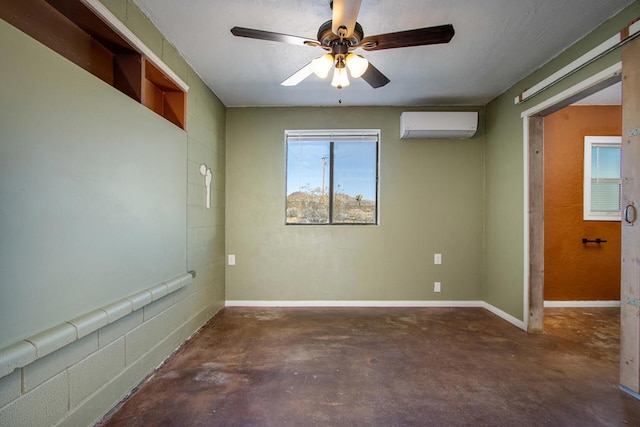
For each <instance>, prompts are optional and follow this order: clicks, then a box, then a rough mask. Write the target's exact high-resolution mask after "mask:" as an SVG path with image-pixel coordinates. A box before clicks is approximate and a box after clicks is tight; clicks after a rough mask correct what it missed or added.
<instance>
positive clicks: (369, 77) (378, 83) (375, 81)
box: [362, 62, 390, 89]
mask: <svg viewBox="0 0 640 427" xmlns="http://www.w3.org/2000/svg"><path fill="white" fill-rule="evenodd" d="M362 80H364V81H365V82H367V83H369V85H371V87H372V88H374V89H377V88H379V87H382V86H384V85H386V84H387V83H389V82H390V80H389V79H388V78H387V76H385V75H384V74H382V73H381V72H380V70H378V69H377V68H376V67H374V66H373V65H372V64H371V62H369V66H368V67H367V71H365V72H364V74H363V75H362Z"/></svg>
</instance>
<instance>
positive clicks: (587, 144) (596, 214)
mask: <svg viewBox="0 0 640 427" xmlns="http://www.w3.org/2000/svg"><path fill="white" fill-rule="evenodd" d="M594 146H604V147H606V146H614V147H618V148H620V159H621V160H620V161H621V162H622V137H621V136H585V137H584V183H583V191H584V193H583V219H584V220H585V221H620V220H621V209H620V207H619V209H618V210H617V211H615V212H604V211H593V210H591V181H592V177H591V160H592V158H591V149H592V148H593V147H594ZM620 175H621V176H620V185H622V165H620ZM620 197H622V191H621V192H620Z"/></svg>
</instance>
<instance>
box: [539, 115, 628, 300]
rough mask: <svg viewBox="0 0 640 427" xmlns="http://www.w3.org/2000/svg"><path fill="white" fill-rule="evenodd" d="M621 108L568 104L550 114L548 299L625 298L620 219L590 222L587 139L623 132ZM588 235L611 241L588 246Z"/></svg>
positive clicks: (546, 135)
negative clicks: (585, 215)
mask: <svg viewBox="0 0 640 427" xmlns="http://www.w3.org/2000/svg"><path fill="white" fill-rule="evenodd" d="M621 132H622V108H621V107H619V106H600V107H567V108H564V109H562V110H560V111H557V112H555V113H553V114H551V115H549V116H547V117H545V118H544V174H545V176H544V246H545V248H544V252H545V256H544V297H545V300H552V301H563V300H564V301H566V300H569V301H571V300H573V301H580V300H586V301H590V300H618V299H620V221H584V220H583V219H582V217H583V186H584V181H583V180H584V137H585V136H587V135H596V136H616V135H617V136H619V135H621ZM583 237H586V238H589V239H595V238H596V237H599V238H602V239H604V240H606V241H607V243H602V244H601V245H594V244H588V245H583V244H582V242H581V239H582V238H583Z"/></svg>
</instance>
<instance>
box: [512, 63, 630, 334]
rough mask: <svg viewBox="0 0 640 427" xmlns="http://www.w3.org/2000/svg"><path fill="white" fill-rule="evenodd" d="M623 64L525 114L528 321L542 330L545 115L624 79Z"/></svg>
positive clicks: (530, 329)
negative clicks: (622, 73)
mask: <svg viewBox="0 0 640 427" xmlns="http://www.w3.org/2000/svg"><path fill="white" fill-rule="evenodd" d="M621 72H622V63H621V62H619V63H617V64H614V65H612V66H611V67H609V68H607V69H605V70H603V71H601V72H600V73H598V74H595V75H593V76H592V77H590V78H588V79H586V80H584V81H582V82H580V83H578V84H577V85H575V86H573V87H571V88H569V89H567V90H565V91H564V92H562V93H560V94H558V95H556V96H555V97H552V98H550V99H549V100H547V101H545V102H542V103H540V104H538V105H536V106H534V107H533V108H531V109H529V110H527V111H525V112H523V113H522V118H523V127H524V138H523V140H524V147H523V148H524V153H525V156H524V157H525V160H524V161H525V168H526V169H525V170H527V171H528V174H527V176H526V177H525V181H526V185H525V203H526V212H527V214H526V216H525V224H526V227H525V242H528V244H527V246H526V247H525V256H526V259H527V260H528V262H527V263H526V264H525V295H524V297H525V298H524V300H525V312H526V313H527V314H528V315H527V316H525V317H526V318H525V324H526V327H527V331H528V332H534V333H535V332H542V330H543V320H544V118H545V117H546V116H549V115H551V114H553V113H555V112H557V111H559V110H561V109H563V108H565V107H567V106H570V105H572V104H574V103H576V102H578V101H580V100H582V99H585V98H587V97H589V96H591V95H593V94H595V93H598V92H600V91H601V90H603V89H605V88H608V87H610V86H612V85H615V84H617V83H619V82H620V81H621Z"/></svg>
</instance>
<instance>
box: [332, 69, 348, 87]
mask: <svg viewBox="0 0 640 427" xmlns="http://www.w3.org/2000/svg"><path fill="white" fill-rule="evenodd" d="M331 86H333V87H337V88H338V89H342V88H343V87H347V86H349V76H347V69H346V68H345V67H344V66H343V67H341V68H338V67H336V69H335V71H334V72H333V80H332V81H331Z"/></svg>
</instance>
